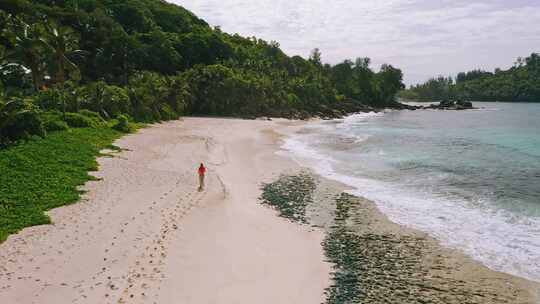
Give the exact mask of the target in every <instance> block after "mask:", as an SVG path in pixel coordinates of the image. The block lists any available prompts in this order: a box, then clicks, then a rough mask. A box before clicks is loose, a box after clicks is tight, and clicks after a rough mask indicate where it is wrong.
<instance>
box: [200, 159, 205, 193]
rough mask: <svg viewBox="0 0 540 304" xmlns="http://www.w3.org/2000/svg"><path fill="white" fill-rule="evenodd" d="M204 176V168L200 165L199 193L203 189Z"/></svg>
mask: <svg viewBox="0 0 540 304" xmlns="http://www.w3.org/2000/svg"><path fill="white" fill-rule="evenodd" d="M205 174H206V167H205V166H204V165H203V163H201V165H200V166H199V191H202V190H203V189H204V175H205Z"/></svg>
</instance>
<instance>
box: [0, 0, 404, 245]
mask: <svg viewBox="0 0 540 304" xmlns="http://www.w3.org/2000/svg"><path fill="white" fill-rule="evenodd" d="M369 62H370V61H369V59H367V58H364V59H358V60H357V61H356V63H354V64H353V63H352V62H351V61H349V60H346V61H345V62H344V63H343V64H339V65H336V66H331V65H328V64H323V63H322V62H321V53H320V52H319V51H318V50H317V49H315V50H314V51H313V54H312V55H311V56H310V58H308V59H304V58H301V57H299V56H293V57H290V56H287V55H286V54H284V53H283V51H282V50H281V49H280V48H279V44H278V43H277V42H266V41H264V40H260V39H257V38H255V37H252V38H244V37H241V36H239V35H230V34H227V33H224V32H222V31H221V30H220V29H219V28H212V27H210V26H209V25H208V24H207V23H206V22H204V21H203V20H201V19H199V18H197V17H196V16H195V15H193V14H192V13H191V12H189V11H187V10H185V9H184V8H182V7H180V6H177V5H173V4H169V3H167V2H165V1H161V0H125V1H117V0H59V1H57V0H54V1H53V0H31V1H30V0H4V1H0V172H2V175H1V177H0V182H1V184H0V187H1V189H0V190H1V193H0V204H1V205H0V207H1V209H0V215H1V218H0V239H3V238H5V237H6V235H7V234H8V233H12V232H15V231H17V230H18V229H20V228H22V227H24V226H27V225H33V224H39V223H45V222H47V218H46V217H45V216H44V215H43V211H45V210H47V209H49V208H52V207H56V206H60V205H63V204H66V203H71V202H73V201H75V200H76V199H77V197H78V192H77V191H76V188H75V187H76V186H77V185H80V184H82V183H84V181H86V180H88V176H87V175H86V170H89V169H94V167H95V161H94V156H95V155H96V154H97V151H98V150H99V148H100V147H103V146H106V145H107V144H110V142H111V141H112V139H114V138H116V137H117V136H119V135H120V134H121V133H120V132H118V131H121V132H131V131H132V130H133V128H134V126H136V125H137V124H138V123H151V122H157V121H162V120H171V119H177V118H179V117H180V116H183V115H222V116H237V117H256V116H278V117H288V118H309V117H311V116H314V115H317V116H321V117H339V116H342V115H344V114H346V113H351V112H357V111H366V110H371V109H372V107H379V108H380V107H386V106H393V105H394V104H395V101H394V97H395V95H396V93H397V91H398V90H400V89H401V88H402V87H403V84H402V82H401V80H402V77H403V75H402V73H401V71H400V70H399V69H396V68H394V67H392V66H391V65H383V66H382V68H381V71H380V72H375V71H373V70H372V69H371V68H370V67H369ZM47 133H48V134H47ZM25 141H27V142H26V143H25Z"/></svg>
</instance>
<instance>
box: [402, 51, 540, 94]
mask: <svg viewBox="0 0 540 304" xmlns="http://www.w3.org/2000/svg"><path fill="white" fill-rule="evenodd" d="M399 96H400V97H401V98H403V99H408V100H417V101H435V100H449V99H458V100H459V99H461V100H464V99H468V100H474V101H512V102H519V101H522V102H540V56H539V54H537V53H533V54H531V56H529V57H527V58H525V59H522V58H518V60H517V61H516V63H515V64H514V66H512V67H511V68H510V69H508V70H506V71H503V70H500V69H495V71H494V72H493V73H491V72H486V71H482V70H473V71H470V72H466V73H465V72H462V73H459V74H458V75H457V77H456V78H455V79H453V78H452V77H442V76H439V77H437V78H432V79H430V80H428V81H427V82H425V83H423V84H418V85H415V86H411V87H410V88H409V89H407V90H404V91H401V92H400V93H399Z"/></svg>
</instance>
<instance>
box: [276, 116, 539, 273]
mask: <svg viewBox="0 0 540 304" xmlns="http://www.w3.org/2000/svg"><path fill="white" fill-rule="evenodd" d="M376 114H377V115H362V114H360V115H359V116H355V117H347V118H345V119H344V120H343V122H342V124H361V123H362V122H363V121H365V119H369V118H370V117H374V116H378V115H382V114H379V113H376ZM341 130H342V131H344V130H347V126H343V128H341ZM349 135H350V134H349ZM310 140H311V141H312V140H314V138H313V134H311V136H305V134H304V135H292V136H291V137H289V138H288V139H286V140H285V142H284V144H283V146H282V149H283V151H284V152H283V153H285V154H286V155H288V156H290V157H292V158H293V159H294V160H296V161H297V162H299V163H300V164H301V165H304V166H309V167H312V168H313V169H314V170H315V172H316V173H317V174H320V175H321V176H324V177H326V178H329V179H332V180H336V181H339V182H342V183H344V184H346V185H349V186H351V187H353V188H354V190H351V191H350V193H351V194H354V195H358V196H362V197H365V198H367V199H370V200H372V201H373V202H375V204H376V205H377V207H378V208H379V209H380V210H381V212H383V213H384V214H386V215H387V216H388V217H389V218H390V220H392V221H393V222H395V223H398V224H400V225H404V226H407V227H411V228H415V229H418V230H421V231H424V232H427V233H429V234H430V235H432V236H434V237H435V238H437V239H438V240H439V241H441V243H442V244H443V245H446V246H449V247H452V248H457V249H460V250H462V251H463V252H464V253H466V254H468V255H469V256H471V257H472V258H473V259H476V260H478V261H480V262H482V263H483V264H485V265H486V266H488V267H490V268H492V269H494V270H497V271H503V272H506V273H510V274H513V275H517V276H521V277H524V278H527V279H530V280H534V281H539V282H540V254H539V253H540V238H538V237H537V238H534V236H535V235H536V236H538V235H540V228H539V227H540V218H534V217H525V216H521V215H516V214H514V213H511V212H508V211H505V210H502V209H490V208H489V206H491V204H489V203H483V204H480V205H481V206H482V208H475V207H474V206H473V205H471V204H469V203H468V202H467V201H463V200H459V199H456V198H449V197H444V196H437V195H433V194H432V193H429V192H420V191H419V190H418V189H417V188H410V187H407V188H404V187H403V186H400V185H397V184H393V183H389V182H383V181H378V180H373V179H368V178H363V177H358V176H350V175H345V174H342V173H341V172H337V171H336V169H335V168H336V167H339V163H340V162H339V160H338V159H335V158H333V157H331V156H330V155H327V154H326V153H325V152H322V151H320V150H317V149H316V148H314V147H313V146H311V145H310V143H311V142H310ZM476 206H479V205H476Z"/></svg>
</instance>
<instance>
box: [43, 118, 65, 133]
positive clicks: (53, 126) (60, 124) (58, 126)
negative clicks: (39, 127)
mask: <svg viewBox="0 0 540 304" xmlns="http://www.w3.org/2000/svg"><path fill="white" fill-rule="evenodd" d="M44 125H45V130H47V132H52V131H64V130H67V129H69V126H68V124H67V123H66V122H65V121H63V120H47V121H45V124H44Z"/></svg>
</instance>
